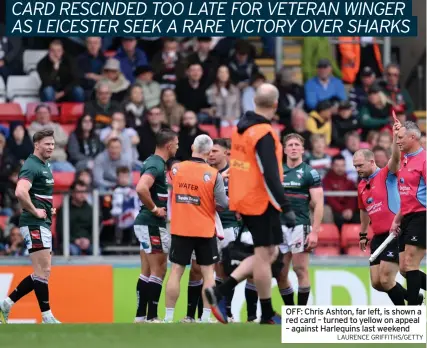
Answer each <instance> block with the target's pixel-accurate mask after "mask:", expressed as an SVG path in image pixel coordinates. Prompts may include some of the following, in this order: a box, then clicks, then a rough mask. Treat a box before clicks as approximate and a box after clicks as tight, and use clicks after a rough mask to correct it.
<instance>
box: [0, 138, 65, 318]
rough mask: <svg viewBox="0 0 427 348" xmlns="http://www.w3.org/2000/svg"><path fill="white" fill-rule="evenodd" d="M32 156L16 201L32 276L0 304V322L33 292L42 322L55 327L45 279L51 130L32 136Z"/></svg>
mask: <svg viewBox="0 0 427 348" xmlns="http://www.w3.org/2000/svg"><path fill="white" fill-rule="evenodd" d="M33 143H34V153H33V154H32V155H30V156H29V157H28V158H27V160H26V161H25V163H24V165H23V166H22V168H21V171H20V173H19V180H18V184H17V186H16V191H15V194H16V197H17V198H18V200H19V203H20V204H21V206H22V208H23V212H22V214H21V217H20V219H19V229H20V232H21V234H22V237H23V238H24V241H25V244H26V246H27V249H28V252H29V254H30V259H31V263H32V266H33V270H34V273H33V274H31V275H29V276H28V277H26V278H25V279H24V280H22V281H21V283H19V285H18V286H17V287H16V289H15V290H14V291H12V293H11V294H10V295H9V297H7V298H6V299H5V300H3V301H2V302H0V321H1V322H2V323H4V324H5V323H7V321H8V317H9V313H10V310H11V308H12V306H13V305H14V304H15V303H16V302H18V301H19V300H20V299H21V298H22V297H24V296H25V295H27V294H29V293H30V292H31V291H33V290H34V292H35V294H36V297H37V301H38V303H39V306H40V311H41V312H42V322H43V323H46V324H59V323H60V322H59V321H58V320H57V319H56V318H55V317H54V316H53V314H52V312H51V310H50V305H49V286H48V282H49V276H50V268H51V258H52V256H51V250H52V233H51V231H50V226H51V223H52V215H53V214H55V210H54V209H53V208H52V192H53V184H54V180H53V175H52V171H51V168H50V164H49V162H48V160H49V158H50V157H51V155H52V152H53V149H54V147H55V140H54V137H53V130H42V131H39V132H36V133H35V134H34V136H33Z"/></svg>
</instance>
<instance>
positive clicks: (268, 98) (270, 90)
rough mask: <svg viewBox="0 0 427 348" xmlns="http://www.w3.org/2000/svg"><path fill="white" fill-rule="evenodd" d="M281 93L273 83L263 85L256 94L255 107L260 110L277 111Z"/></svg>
mask: <svg viewBox="0 0 427 348" xmlns="http://www.w3.org/2000/svg"><path fill="white" fill-rule="evenodd" d="M278 100H279V91H278V89H277V88H276V86H274V85H272V84H271V83H263V84H262V85H260V86H259V87H258V88H257V90H256V93H255V98H254V101H255V106H256V107H257V108H259V109H274V111H276V108H277V103H278Z"/></svg>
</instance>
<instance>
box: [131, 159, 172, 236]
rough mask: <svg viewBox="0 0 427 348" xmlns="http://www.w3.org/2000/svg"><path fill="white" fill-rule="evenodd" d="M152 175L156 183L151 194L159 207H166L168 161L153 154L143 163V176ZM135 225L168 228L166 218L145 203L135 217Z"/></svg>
mask: <svg viewBox="0 0 427 348" xmlns="http://www.w3.org/2000/svg"><path fill="white" fill-rule="evenodd" d="M144 174H146V175H151V176H152V177H153V178H154V184H153V186H151V189H150V194H151V199H152V200H153V202H154V204H155V205H156V206H157V207H159V208H166V205H167V201H168V182H167V180H166V162H165V161H164V160H163V158H161V157H160V156H157V155H151V156H150V157H148V158H147V159H146V160H145V162H144V163H143V164H142V169H141V176H142V175H144ZM135 225H144V226H158V227H165V228H166V219H164V218H159V217H157V216H155V215H154V214H153V213H152V212H151V211H149V210H148V209H147V208H146V207H145V206H144V205H142V206H141V210H140V212H139V214H138V216H137V217H136V219H135Z"/></svg>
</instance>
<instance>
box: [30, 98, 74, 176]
mask: <svg viewBox="0 0 427 348" xmlns="http://www.w3.org/2000/svg"><path fill="white" fill-rule="evenodd" d="M50 117H51V114H50V107H49V105H46V104H39V105H38V106H37V108H36V120H35V121H34V122H32V123H31V124H30V127H29V128H28V133H29V135H30V137H31V138H33V136H34V134H35V133H36V132H38V131H41V130H43V129H52V130H53V131H54V138H55V149H54V150H53V153H52V156H51V157H50V166H51V169H52V171H54V172H74V171H75V169H74V167H73V165H72V164H71V163H70V162H67V152H66V151H65V148H66V146H67V144H68V135H67V133H65V131H64V129H63V128H62V127H61V125H60V124H59V123H55V122H52V121H51V118H50Z"/></svg>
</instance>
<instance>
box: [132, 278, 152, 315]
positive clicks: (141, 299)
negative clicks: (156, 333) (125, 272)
mask: <svg viewBox="0 0 427 348" xmlns="http://www.w3.org/2000/svg"><path fill="white" fill-rule="evenodd" d="M148 281H149V278H148V277H146V276H145V275H143V274H140V275H139V279H138V283H136V298H137V308H136V318H135V319H136V320H137V321H141V320H142V319H145V317H146V316H147V304H148Z"/></svg>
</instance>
